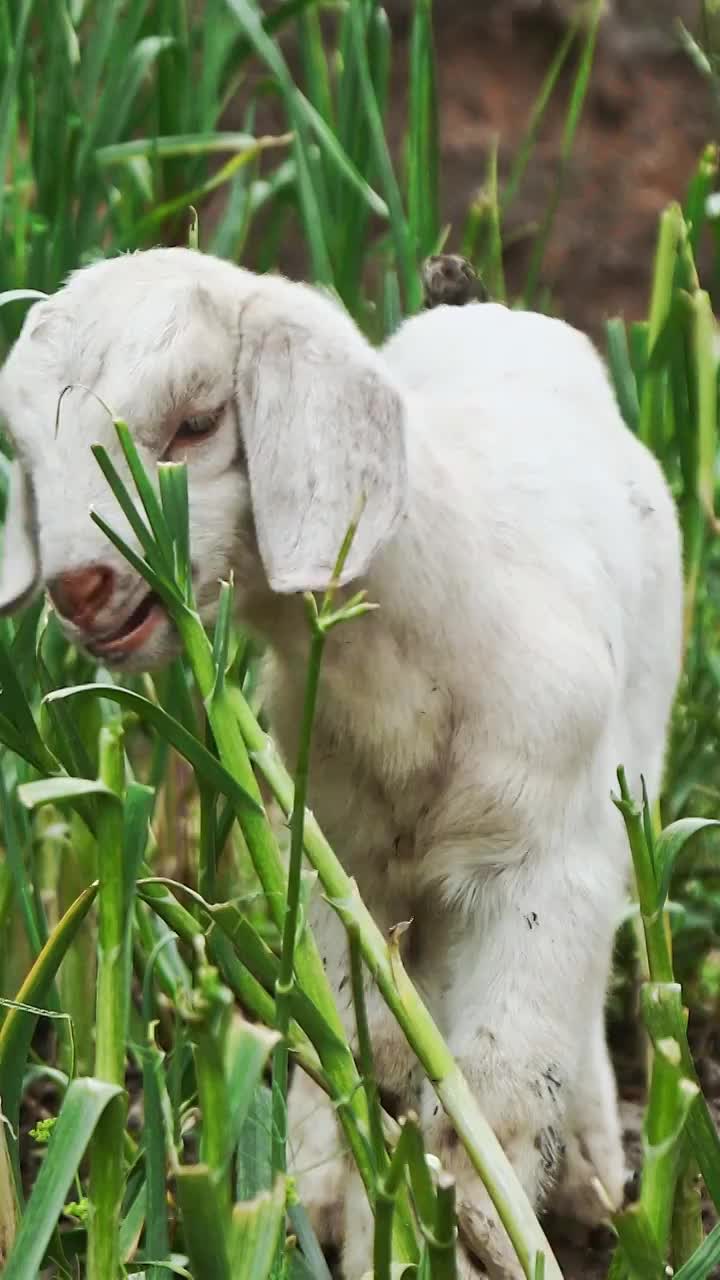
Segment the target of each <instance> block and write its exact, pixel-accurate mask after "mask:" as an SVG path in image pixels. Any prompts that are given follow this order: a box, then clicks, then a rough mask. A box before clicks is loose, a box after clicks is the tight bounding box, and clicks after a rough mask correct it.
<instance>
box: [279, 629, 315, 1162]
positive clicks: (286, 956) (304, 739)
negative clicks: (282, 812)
mask: <svg viewBox="0 0 720 1280" xmlns="http://www.w3.org/2000/svg"><path fill="white" fill-rule="evenodd" d="M324 647H325V632H324V631H323V630H322V628H321V627H319V626H315V627H314V628H313V632H312V638H311V641H310V659H309V662H308V674H307V683H306V686H305V701H304V704H303V712H302V720H301V724H300V742H299V746H298V756H297V765H296V767H295V798H294V801H293V810H292V814H291V817H290V866H289V871H288V886H287V906H286V909H285V922H284V926H283V935H282V950H281V952H280V971H279V973H278V977H277V981H276V983H275V1008H276V1010H277V1022H276V1024H275V1025H276V1027H277V1030H278V1031H279V1032H280V1039H279V1040H278V1043H277V1045H276V1046H275V1049H274V1051H273V1059H272V1094H273V1127H272V1168H273V1174H278V1173H285V1172H286V1169H287V1157H286V1148H287V1092H288V1042H287V1033H288V1028H289V1025H290V997H291V995H292V992H293V988H294V982H295V980H294V966H295V939H296V937H297V929H298V915H299V910H300V885H301V875H302V864H303V835H304V830H305V808H306V803H307V788H308V775H309V770H310V744H311V740H312V728H313V722H314V719H315V707H316V705H317V692H318V685H319V683H320V666H321V663H322V655H323V649H324Z"/></svg>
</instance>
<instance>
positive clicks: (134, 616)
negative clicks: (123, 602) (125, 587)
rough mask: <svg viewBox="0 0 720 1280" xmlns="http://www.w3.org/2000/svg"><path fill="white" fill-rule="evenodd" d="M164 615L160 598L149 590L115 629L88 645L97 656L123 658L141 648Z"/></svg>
mask: <svg viewBox="0 0 720 1280" xmlns="http://www.w3.org/2000/svg"><path fill="white" fill-rule="evenodd" d="M164 617H165V610H164V609H163V606H162V604H161V603H160V600H159V599H158V597H157V596H156V595H155V592H154V591H149V592H148V594H147V595H146V596H143V598H142V600H141V601H140V603H139V605H138V606H137V608H136V609H134V610H133V612H132V613H131V614H129V616H128V617H127V618H126V619H125V621H124V622H123V623H122V624H121V625H120V626H119V627H118V628H117V629H116V630H115V631H112V632H110V633H109V634H106V635H104V636H103V637H102V639H101V640H93V643H92V645H90V646H88V647H89V648H90V650H91V652H92V653H94V654H96V655H97V656H99V657H108V658H124V657H125V656H126V655H127V654H130V653H136V652H137V650H138V649H142V647H143V645H144V644H146V643H147V641H148V640H149V639H150V636H151V635H152V634H153V632H154V631H155V628H156V627H157V626H158V625H159V624H160V623H161V622H162V620H163V618H164Z"/></svg>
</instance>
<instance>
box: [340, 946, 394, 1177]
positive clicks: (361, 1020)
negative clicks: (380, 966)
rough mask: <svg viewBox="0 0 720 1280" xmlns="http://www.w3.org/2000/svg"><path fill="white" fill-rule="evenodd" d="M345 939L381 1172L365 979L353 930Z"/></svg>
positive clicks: (375, 1152)
mask: <svg viewBox="0 0 720 1280" xmlns="http://www.w3.org/2000/svg"><path fill="white" fill-rule="evenodd" d="M348 942H349V945H350V984H351V987H352V997H353V1006H354V1009H355V1026H356V1030H357V1041H358V1062H359V1064H360V1072H361V1074H362V1081H363V1086H364V1088H365V1096H366V1098H367V1106H368V1115H369V1118H370V1139H371V1142H372V1151H373V1158H374V1160H375V1168H376V1170H377V1172H378V1174H382V1173H383V1172H384V1170H385V1169H386V1168H387V1151H386V1149H385V1137H384V1134H383V1122H382V1108H381V1105H380V1091H379V1089H378V1086H377V1080H376V1079H375V1064H374V1062H373V1050H372V1041H371V1039H370V1028H369V1026H368V1018H367V1006H366V1003H365V980H364V974H363V963H362V952H361V950H360V939H359V937H358V932H357V929H354V928H351V929H348Z"/></svg>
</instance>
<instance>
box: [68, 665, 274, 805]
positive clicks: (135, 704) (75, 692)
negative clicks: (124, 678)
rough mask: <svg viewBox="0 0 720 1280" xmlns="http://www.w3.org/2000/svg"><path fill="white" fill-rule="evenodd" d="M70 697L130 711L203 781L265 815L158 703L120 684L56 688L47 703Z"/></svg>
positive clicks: (201, 745)
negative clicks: (100, 701) (99, 700)
mask: <svg viewBox="0 0 720 1280" xmlns="http://www.w3.org/2000/svg"><path fill="white" fill-rule="evenodd" d="M70 698H107V699H108V700H109V701H110V702H115V703H117V704H118V706H121V707H127V708H129V709H130V710H131V711H134V712H135V713H136V714H137V715H138V716H139V717H140V718H141V719H142V720H146V721H147V722H148V724H150V725H152V727H153V728H154V729H155V730H156V731H157V732H158V733H159V734H160V735H161V736H162V737H163V738H165V739H166V740H167V741H168V742H170V743H171V744H172V746H173V747H174V748H175V750H176V751H177V752H179V754H180V755H181V756H184V757H185V759H186V760H187V761H188V762H189V763H190V764H191V765H192V766H193V768H194V769H195V771H196V772H197V774H198V776H199V777H200V778H202V779H203V781H205V782H207V783H208V784H209V785H210V786H212V787H215V788H216V789H217V790H218V791H220V792H222V794H223V795H226V796H228V797H229V798H230V799H232V800H233V802H234V803H235V804H237V805H239V806H241V807H245V808H250V809H252V810H253V811H254V812H256V813H261V812H262V809H261V807H260V805H259V804H258V802H257V801H256V800H255V799H254V798H253V796H251V795H250V794H249V792H247V791H245V790H244V789H243V788H242V787H241V786H240V783H239V782H236V781H235V779H234V778H233V777H232V776H231V775H230V774H229V773H228V772H227V770H226V769H224V768H223V766H222V765H221V764H220V761H219V760H218V759H217V758H216V757H215V756H213V755H211V753H210V752H209V751H208V750H207V748H206V747H204V746H203V744H202V743H201V742H200V741H199V740H198V739H197V738H195V737H193V735H192V734H191V733H189V732H188V730H187V729H186V728H185V727H184V726H183V725H182V724H180V721H179V720H176V719H175V717H174V716H171V715H169V713H168V712H167V711H165V710H163V708H162V707H159V706H158V705H157V704H156V703H154V702H150V700H149V698H144V697H143V696H142V694H139V693H135V692H133V690H131V689H122V688H120V687H119V686H118V685H114V684H100V683H98V684H86V685H75V686H74V687H73V688H70V689H57V690H56V691H55V692H54V693H51V694H48V697H47V699H46V701H48V702H56V701H58V700H60V699H70Z"/></svg>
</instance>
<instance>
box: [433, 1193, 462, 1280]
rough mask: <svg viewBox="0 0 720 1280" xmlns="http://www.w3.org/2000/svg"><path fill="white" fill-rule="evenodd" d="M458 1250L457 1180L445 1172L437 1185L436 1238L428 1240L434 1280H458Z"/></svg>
mask: <svg viewBox="0 0 720 1280" xmlns="http://www.w3.org/2000/svg"><path fill="white" fill-rule="evenodd" d="M456 1250H457V1228H456V1226H455V1179H454V1178H451V1177H450V1174H449V1173H444V1172H443V1173H441V1174H440V1175H439V1177H438V1184H437V1214H436V1218H435V1232H434V1237H433V1239H431V1240H430V1239H429V1240H428V1255H429V1258H430V1275H431V1276H432V1280H457V1266H456V1261H455V1260H456Z"/></svg>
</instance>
